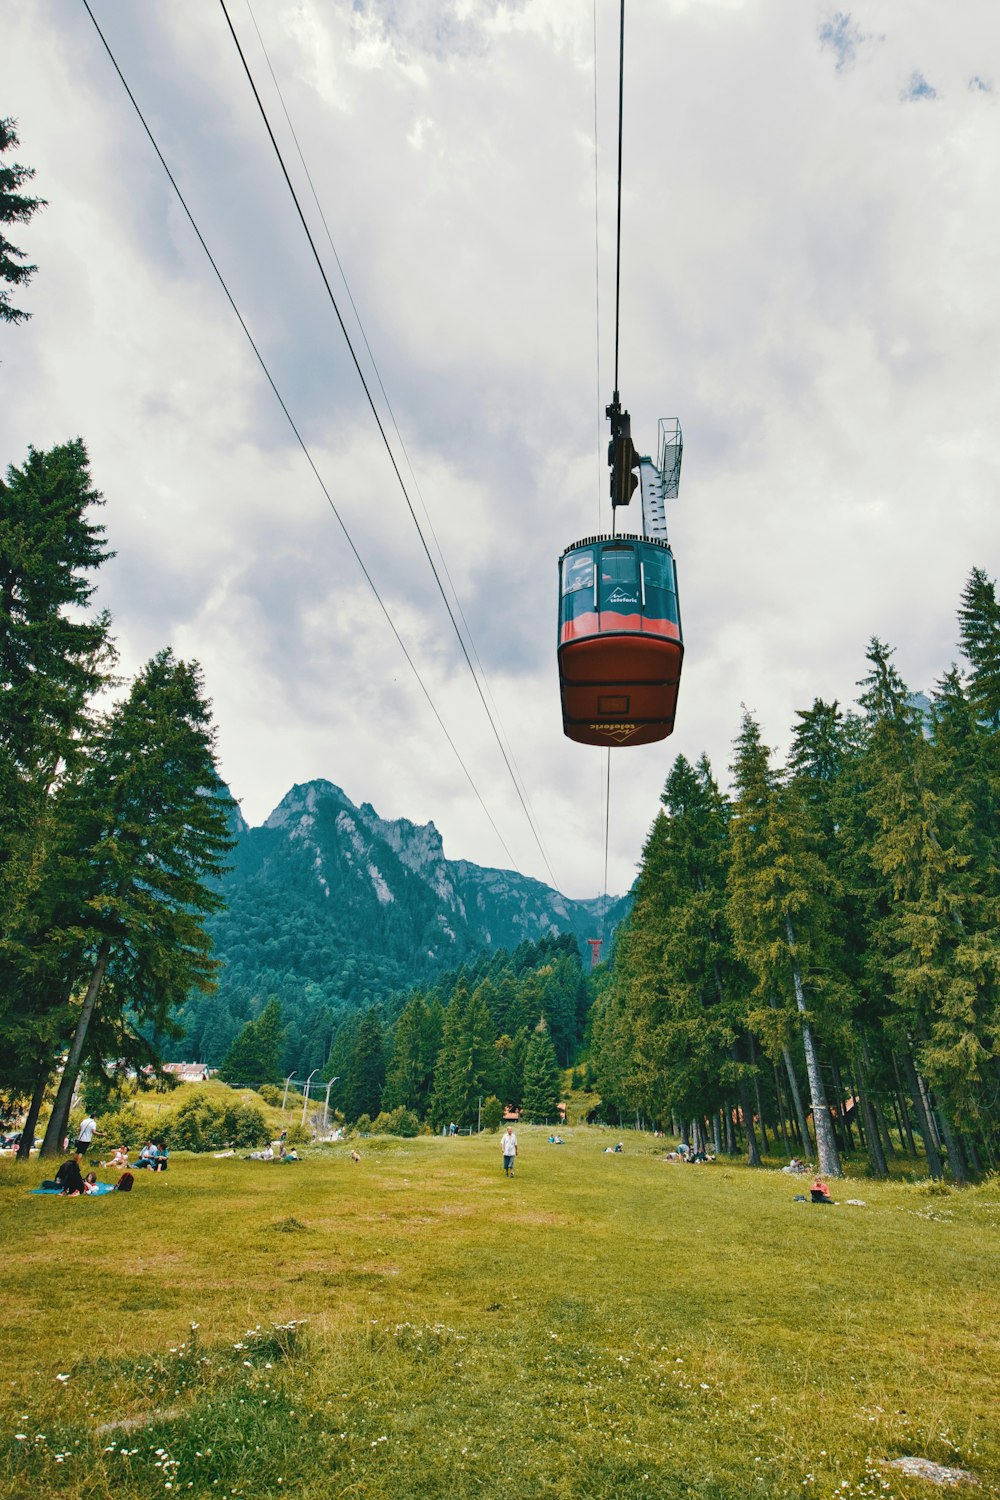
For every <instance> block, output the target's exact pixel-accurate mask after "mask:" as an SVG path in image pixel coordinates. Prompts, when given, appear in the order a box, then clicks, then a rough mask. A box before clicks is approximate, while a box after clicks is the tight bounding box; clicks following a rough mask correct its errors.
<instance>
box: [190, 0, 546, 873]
mask: <svg viewBox="0 0 1000 1500" xmlns="http://www.w3.org/2000/svg"><path fill="white" fill-rule="evenodd" d="M219 5H220V6H221V9H222V14H223V15H224V16H225V18H226V25H227V26H228V27H229V33H230V35H231V36H232V39H233V43H234V45H235V47H236V51H237V53H238V54H239V59H240V62H241V63H242V65H243V71H244V73H245V74H246V77H247V82H248V83H249V85H250V88H251V91H252V92H253V96H254V99H255V100H256V103H257V108H258V110H259V111H260V116H261V119H262V120H263V122H264V127H265V129H266V130H267V134H268V137H269V138H270V141H271V145H272V146H273V147H274V153H275V155H276V156H277V158H278V165H279V166H280V168H281V172H282V175H283V177H284V179H285V182H286V184H287V186H288V191H289V192H290V193H291V196H292V202H293V203H294V204H295V210H296V212H297V214H298V216H299V220H300V222H301V224H302V228H303V230H304V231H305V236H306V239H307V240H308V241H309V248H310V250H311V251H312V254H313V259H314V260H315V262H316V266H317V269H318V270H319V274H320V276H321V277H322V280H323V285H324V287H325V288H326V293H327V296H328V298H329V299H330V304H331V306H332V307H333V310H334V312H335V313H336V316H337V322H338V323H339V324H340V331H341V333H342V334H343V335H344V340H345V342H346V344H347V347H348V350H349V352H350V355H351V359H352V361H353V362H354V368H355V370H356V371H357V373H358V379H359V380H360V381H361V384H362V387H363V389H364V393H365V396H366V397H367V399H368V405H369V406H370V407H371V411H372V416H373V417H374V418H375V423H376V426H377V427H378V430H379V435H380V437H381V439H382V442H383V445H384V447H385V451H386V453H387V454H388V456H389V462H390V463H391V464H392V468H393V472H394V473H395V475H396V479H397V481H398V483H399V487H400V490H401V491H402V495H403V499H404V500H405V501H406V506H407V509H408V510H409V512H410V516H411V517H412V520H413V524H414V526H415V527H416V530H417V535H418V536H419V538H420V543H421V546H422V547H423V549H424V553H425V555H426V557H427V561H428V563H429V565H430V569H431V572H432V573H433V574H434V581H435V583H436V584H437V586H438V592H439V593H440V595H441V599H442V601H443V603H444V607H445V609H446V610H447V612H448V618H449V620H450V621H451V625H452V629H453V630H454V632H455V638H456V640H457V641H458V644H459V646H460V647H461V651H462V655H463V656H464V657H465V661H466V665H467V666H468V668H469V674H470V676H471V677H472V680H473V682H474V683H475V686H476V692H477V693H478V694H479V699H480V702H481V703H482V705H483V710H484V712H485V714H486V717H487V719H488V720H489V723H490V728H491V729H492V730H493V735H494V738H495V739H496V742H497V745H498V746H499V748H500V754H501V755H502V756H503V760H504V764H505V765H506V767H507V771H508V773H509V775H510V779H511V783H512V785H513V787H514V791H515V792H516V793H517V798H518V801H519V802H520V804H521V807H522V809H523V810H524V815H525V818H526V819H527V821H528V826H529V828H530V829H531V831H532V834H533V835H534V839H535V842H536V844H537V845H538V852H539V853H540V854H541V856H542V859H543V861H544V863H545V868H546V869H547V870H548V872H549V876H550V878H551V880H552V885H553V888H555V889H558V886H557V884H556V878H555V875H554V874H553V872H552V868H551V866H550V864H549V861H548V857H547V855H546V853H545V850H544V848H543V847H542V842H541V839H540V838H539V835H538V830H537V829H536V827H535V823H534V820H533V818H532V816H531V813H530V812H529V811H528V806H527V803H526V802H525V799H524V796H523V794H522V792H521V788H520V787H519V786H518V783H517V778H516V776H515V775H514V769H513V767H512V765H511V763H510V757H509V756H508V754H507V751H506V750H505V749H504V745H503V741H502V739H501V737H500V732H499V730H498V729H497V726H496V723H495V721H494V719H493V715H492V714H491V712H490V708H489V704H488V703H487V702H486V697H485V695H484V693H483V690H482V687H481V685H480V682H479V679H478V677H477V676H476V673H475V669H474V668H473V665H472V660H471V658H470V656H469V652H468V649H467V648H466V645H465V642H464V640H463V639H462V633H461V631H460V630H459V628H458V622H457V621H456V619H455V614H454V611H453V610H452V607H451V604H450V603H449V600H448V595H447V593H446V592H445V588H444V585H443V584H442V582H441V577H440V574H439V573H438V570H437V567H436V566H435V563H434V558H433V557H432V555H431V550H430V548H429V547H428V545H427V539H426V537H425V536H424V533H423V531H422V529H421V526H420V522H419V521H418V520H417V515H416V512H415V511H414V509H413V502H412V501H411V499H410V496H409V492H408V490H407V488H406V483H405V481H404V479H403V476H402V474H401V473H400V469H399V465H398V464H397V462H396V457H395V454H394V453H393V451H392V445H391V444H390V442H389V438H388V435H387V433H386V430H385V427H384V426H383V424H382V419H381V417H380V416H379V414H378V408H377V407H376V405H375V401H374V399H373V397H372V393H371V389H370V387H369V385H368V382H367V380H366V379H365V375H364V371H363V370H362V368H361V364H360V361H359V360H358V356H357V353H356V352H355V349H354V345H353V343H352V342H351V336H350V334H349V333H348V331H347V326H346V324H345V323H344V319H343V316H342V314H341V311H340V307H339V306H338V304H337V299H336V297H335V296H334V293H333V288H332V287H331V285H330V281H329V278H328V277H327V274H326V269H325V267H324V265H323V261H322V258H321V256H320V254H319V251H318V250H317V248H316V242H315V240H314V239H313V236H312V231H311V230H310V228H309V224H308V221H307V219H306V216H305V214H304V213H303V211H302V205H301V203H300V202H299V197H298V194H297V193H296V191H295V185H294V183H293V182H292V179H291V176H290V175H289V172H288V168H287V167H286V165H285V159H284V157H283V155H282V153H281V147H280V146H279V145H278V142H277V139H276V137H275V134H274V131H273V130H272V129H271V122H270V120H269V119H268V115H267V110H266V109H265V108H264V102H263V100H262V99H261V97H260V93H259V91H258V89H257V85H256V83H255V82H254V78H253V74H252V73H251V72H250V68H249V65H248V64H247V60H246V57H245V56H244V53H243V48H242V47H241V46H240V39H239V37H238V36H237V35H236V30H235V28H234V26H233V23H232V21H231V19H230V16H229V11H228V10H227V9H226V0H219Z"/></svg>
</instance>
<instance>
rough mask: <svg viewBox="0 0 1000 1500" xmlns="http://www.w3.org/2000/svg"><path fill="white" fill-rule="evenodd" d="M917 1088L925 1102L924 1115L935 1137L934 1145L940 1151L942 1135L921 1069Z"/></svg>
mask: <svg viewBox="0 0 1000 1500" xmlns="http://www.w3.org/2000/svg"><path fill="white" fill-rule="evenodd" d="M917 1087H918V1088H919V1090H920V1097H921V1099H922V1100H923V1101H924V1114H925V1115H926V1116H927V1123H928V1125H930V1127H931V1135H932V1136H933V1137H934V1144H935V1146H936V1147H937V1148H938V1150H939V1151H940V1150H941V1133H940V1131H939V1130H938V1128H937V1121H936V1120H935V1118H934V1110H933V1108H932V1107H931V1096H930V1094H929V1092H928V1089H927V1084H926V1083H925V1081H924V1075H923V1074H922V1073H921V1072H920V1071H919V1069H918V1071H917Z"/></svg>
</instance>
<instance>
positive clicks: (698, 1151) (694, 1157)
mask: <svg viewBox="0 0 1000 1500" xmlns="http://www.w3.org/2000/svg"><path fill="white" fill-rule="evenodd" d="M663 1159H664V1161H688V1162H697V1163H701V1162H706V1161H714V1160H715V1157H714V1156H712V1155H711V1153H710V1152H708V1151H706V1150H705V1149H704V1147H702V1146H689V1145H688V1143H687V1141H678V1142H677V1145H676V1146H675V1147H674V1149H673V1151H668V1152H667V1154H666V1156H665V1157H664V1158H663Z"/></svg>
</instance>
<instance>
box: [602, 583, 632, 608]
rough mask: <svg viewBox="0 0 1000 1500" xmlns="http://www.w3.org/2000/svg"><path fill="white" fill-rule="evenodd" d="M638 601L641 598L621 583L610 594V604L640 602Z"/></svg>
mask: <svg viewBox="0 0 1000 1500" xmlns="http://www.w3.org/2000/svg"><path fill="white" fill-rule="evenodd" d="M638 602H639V600H638V599H637V597H636V595H635V594H630V593H628V591H627V590H626V589H623V588H622V587H621V586H620V585H619V587H618V588H615V589H612V590H611V593H610V594H609V595H608V603H609V604H638Z"/></svg>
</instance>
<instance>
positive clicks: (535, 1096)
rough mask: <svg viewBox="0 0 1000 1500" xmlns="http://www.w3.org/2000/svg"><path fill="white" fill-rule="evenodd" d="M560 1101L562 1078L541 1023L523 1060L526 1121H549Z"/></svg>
mask: <svg viewBox="0 0 1000 1500" xmlns="http://www.w3.org/2000/svg"><path fill="white" fill-rule="evenodd" d="M561 1098H562V1074H561V1073H560V1071H559V1063H558V1061H557V1060H556V1052H555V1048H554V1047H553V1045H552V1038H551V1036H550V1034H549V1028H548V1026H547V1025H546V1023H545V1021H539V1023H538V1025H537V1026H536V1027H535V1030H534V1031H533V1033H532V1035H531V1040H530V1041H529V1043H528V1052H527V1056H526V1057H525V1060H524V1102H523V1105H522V1110H523V1112H524V1114H525V1115H527V1117H528V1119H529V1120H537V1121H544V1120H548V1119H553V1118H554V1116H555V1114H556V1111H557V1108H558V1105H559V1101H560V1100H561Z"/></svg>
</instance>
